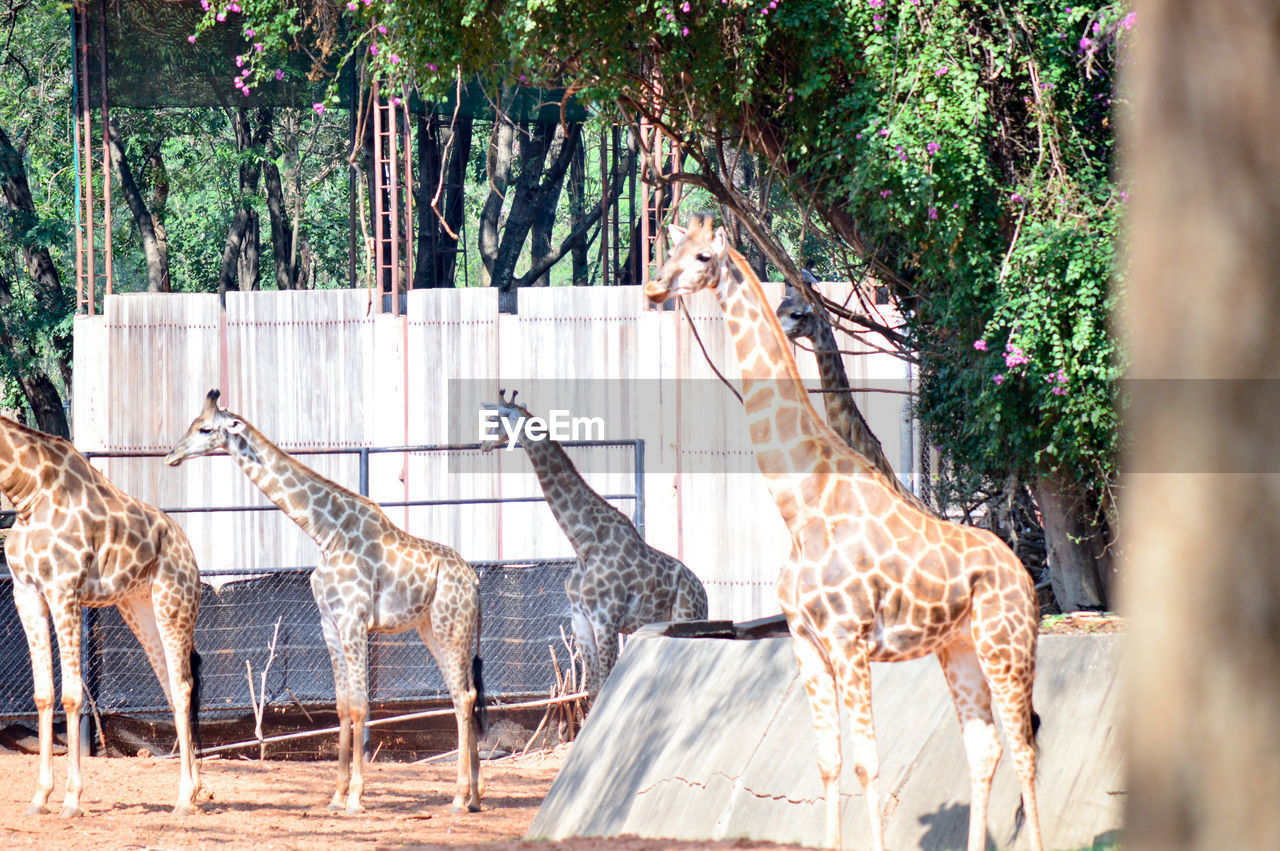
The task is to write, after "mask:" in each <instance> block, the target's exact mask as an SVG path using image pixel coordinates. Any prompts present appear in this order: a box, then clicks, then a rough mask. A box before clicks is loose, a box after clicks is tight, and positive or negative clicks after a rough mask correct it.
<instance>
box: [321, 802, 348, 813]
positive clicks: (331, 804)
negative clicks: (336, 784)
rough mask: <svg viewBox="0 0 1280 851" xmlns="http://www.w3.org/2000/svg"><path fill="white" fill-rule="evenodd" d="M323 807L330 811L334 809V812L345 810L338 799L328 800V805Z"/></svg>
mask: <svg viewBox="0 0 1280 851" xmlns="http://www.w3.org/2000/svg"><path fill="white" fill-rule="evenodd" d="M325 809H326V810H332V811H334V812H335V813H336V812H338V811H339V810H345V809H346V807H345V806H343V804H342V803H341V802H339V801H330V802H329V805H328V806H327V807H325Z"/></svg>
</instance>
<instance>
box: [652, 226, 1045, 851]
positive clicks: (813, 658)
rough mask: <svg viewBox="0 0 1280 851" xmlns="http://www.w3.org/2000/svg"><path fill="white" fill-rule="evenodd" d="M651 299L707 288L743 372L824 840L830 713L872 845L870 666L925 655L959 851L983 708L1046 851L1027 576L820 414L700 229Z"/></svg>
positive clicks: (830, 774) (759, 302) (830, 786)
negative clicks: (807, 720) (959, 748)
mask: <svg viewBox="0 0 1280 851" xmlns="http://www.w3.org/2000/svg"><path fill="white" fill-rule="evenodd" d="M671 236H672V241H673V243H674V246H673V247H672V249H671V255H670V258H669V259H668V260H667V262H666V264H665V265H664V266H663V269H662V274H661V277H659V278H657V279H655V280H651V281H650V282H649V283H648V284H647V285H646V286H645V295H646V296H647V297H648V298H649V299H650V300H651V301H654V302H660V301H664V300H666V299H667V298H669V297H671V296H674V295H685V294H689V293H693V292H696V291H698V290H702V289H711V290H713V291H714V292H715V294H716V297H717V298H718V300H719V302H720V305H721V308H722V309H723V311H724V314H725V320H726V326H727V328H728V331H729V334H730V336H731V337H732V340H733V345H734V350H735V353H736V355H737V358H738V360H739V363H740V365H741V367H742V390H743V405H744V408H745V410H746V415H747V425H748V428H749V431H750V434H751V439H752V444H753V448H754V452H755V455H756V461H757V464H758V466H759V467H760V470H761V472H762V474H763V475H764V477H765V480H766V482H767V483H768V486H769V489H770V491H771V492H772V494H773V498H774V502H775V503H776V504H777V506H778V510H779V513H780V514H781V515H782V519H783V521H784V522H785V523H786V525H787V529H788V531H789V532H790V533H791V540H792V550H791V556H790V559H789V560H788V563H787V564H786V566H785V567H784V568H783V570H782V572H781V574H780V575H779V577H778V600H779V603H780V604H781V606H782V610H783V613H784V614H785V615H786V618H787V626H788V629H789V631H790V633H791V637H792V646H793V647H794V649H795V653H796V660H797V662H798V664H799V669H800V677H801V679H802V680H803V682H804V686H805V691H806V693H807V695H808V698H809V708H810V711H811V713H812V716H813V725H814V733H815V735H816V738H817V746H818V747H817V758H818V769H819V773H820V774H821V776H822V782H823V787H824V792H825V798H826V816H827V818H826V841H827V844H828V845H830V846H832V847H838V846H839V844H840V838H841V823H840V769H841V762H842V755H841V748H840V736H841V733H840V704H841V703H842V704H843V706H844V709H845V710H846V711H847V712H848V713H849V716H850V722H851V724H850V728H851V732H852V734H853V741H852V748H851V753H852V756H853V759H854V768H855V771H856V773H857V775H858V779H859V780H860V781H861V783H862V786H863V791H864V795H865V798H866V806H867V816H868V822H869V824H870V826H871V844H872V847H873V848H876V849H883V847H884V825H883V816H882V812H881V806H880V788H879V787H880V768H879V757H878V755H877V751H876V741H875V727H874V724H873V721H872V716H871V668H870V663H871V662H872V661H882V662H894V661H905V660H907V659H913V658H916V657H919V656H923V655H926V654H929V653H933V654H935V655H937V657H938V660H939V662H940V663H941V664H942V670H943V674H944V675H945V676H946V679H947V684H948V686H949V687H950V689H951V694H952V698H953V701H954V703H955V707H956V712H957V714H958V716H959V718H960V726H961V729H962V731H963V739H964V745H965V752H966V755H967V757H968V760H969V777H970V788H971V794H972V801H971V803H970V809H969V841H968V847H969V851H982V849H984V848H985V847H986V818H987V803H988V800H989V798H990V792H991V779H992V776H993V775H994V773H995V768H996V764H997V762H998V761H999V759H1000V756H1001V745H1000V739H999V737H998V735H997V733H996V728H995V723H994V718H993V714H992V704H993V703H994V705H995V714H998V715H999V716H1000V721H1001V725H1002V726H1003V727H1004V730H1005V735H1006V737H1007V738H1008V740H1009V744H1010V748H1011V750H1012V751H1013V761H1014V768H1015V770H1016V772H1017V775H1018V781H1019V785H1020V786H1021V790H1022V808H1023V812H1024V813H1025V817H1026V821H1027V823H1028V824H1029V825H1030V830H1031V835H1030V839H1031V844H1032V846H1033V847H1034V848H1036V849H1040V848H1042V847H1043V845H1042V840H1041V835H1040V819H1039V814H1038V810H1037V806H1036V794H1035V766H1036V743H1035V728H1036V726H1037V723H1038V718H1037V716H1036V714H1035V712H1034V710H1033V709H1032V705H1031V690H1032V682H1033V679H1034V674H1035V652H1036V641H1037V638H1038V634H1037V628H1038V620H1039V619H1038V617H1037V614H1038V612H1037V603H1036V596H1035V590H1034V588H1033V585H1032V582H1031V578H1030V576H1029V575H1028V573H1027V571H1026V570H1025V568H1023V566H1022V563H1021V562H1019V561H1018V559H1017V557H1016V556H1015V555H1014V554H1013V552H1012V551H1011V550H1010V549H1009V548H1008V547H1007V546H1006V545H1005V544H1004V543H1003V542H1002V541H1000V540H999V539H998V538H997V537H996V536H995V535H992V534H991V533H990V532H987V531H985V530H981V529H975V528H973V527H969V526H960V525H957V524H954V523H950V522H947V521H945V520H942V519H940V518H938V517H935V516H933V515H931V514H929V513H927V512H925V511H922V510H920V509H919V508H917V507H916V506H915V505H913V504H912V503H911V502H909V501H908V500H906V499H904V498H902V496H901V495H900V494H899V493H898V492H897V491H896V489H895V488H894V487H893V486H892V484H891V483H890V482H889V481H887V480H886V477H885V476H884V475H883V474H882V473H881V472H880V471H879V470H878V469H877V467H876V465H875V464H874V463H873V462H872V461H871V460H869V459H868V458H866V457H865V456H863V455H862V454H860V453H859V452H858V451H856V450H855V449H853V448H851V447H850V446H849V445H848V444H846V443H845V442H844V441H843V440H842V439H841V438H840V437H839V435H837V434H836V433H835V432H834V431H833V430H832V429H831V428H830V427H829V426H828V425H827V424H826V423H825V422H823V421H822V419H821V418H820V417H819V416H818V412H817V411H816V410H815V409H814V407H813V405H812V403H811V402H810V401H809V395H808V393H807V391H806V390H805V388H804V385H803V383H802V382H801V380H800V374H799V371H798V370H797V368H796V363H795V359H794V357H793V356H792V353H791V344H790V342H789V341H788V340H787V337H786V335H784V334H783V332H782V327H781V325H780V324H779V323H778V318H777V315H776V314H775V312H774V310H773V309H772V308H771V307H770V306H769V304H768V302H767V300H766V299H765V296H764V290H763V288H762V287H761V285H760V281H759V280H758V279H757V278H756V277H755V275H754V273H753V272H752V271H751V268H750V266H749V265H748V264H747V262H746V260H745V259H744V258H743V257H742V255H741V254H739V253H738V252H737V251H735V250H733V249H732V248H731V247H730V246H729V244H728V239H727V237H726V235H725V232H724V229H723V228H720V229H715V230H713V229H712V227H711V223H710V221H709V220H706V219H703V220H699V221H697V222H696V223H694V224H693V225H692V226H691V227H690V228H689V229H688V231H685V230H683V229H680V228H678V227H674V226H673V227H672V229H671Z"/></svg>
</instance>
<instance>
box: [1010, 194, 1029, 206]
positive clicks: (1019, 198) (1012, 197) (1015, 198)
mask: <svg viewBox="0 0 1280 851" xmlns="http://www.w3.org/2000/svg"><path fill="white" fill-rule="evenodd" d="M1009 200H1010V201H1012V202H1013V203H1015V204H1021V203H1022V202H1023V201H1025V200H1027V199H1026V198H1023V197H1022V196H1021V195H1019V194H1018V193H1017V192H1015V193H1013V194H1012V195H1010V196H1009Z"/></svg>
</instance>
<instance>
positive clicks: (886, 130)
mask: <svg viewBox="0 0 1280 851" xmlns="http://www.w3.org/2000/svg"><path fill="white" fill-rule="evenodd" d="M880 135H881V136H888V135H889V128H888V127H884V128H881V130H880Z"/></svg>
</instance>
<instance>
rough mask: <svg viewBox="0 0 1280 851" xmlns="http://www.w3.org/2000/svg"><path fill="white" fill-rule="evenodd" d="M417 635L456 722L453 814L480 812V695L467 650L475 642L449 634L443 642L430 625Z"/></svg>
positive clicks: (459, 635)
mask: <svg viewBox="0 0 1280 851" xmlns="http://www.w3.org/2000/svg"><path fill="white" fill-rule="evenodd" d="M456 632H458V633H462V632H465V630H456ZM418 635H420V636H421V637H422V643H423V644H425V645H427V649H428V650H429V651H431V655H432V656H433V657H435V660H436V664H437V665H438V666H439V667H440V673H441V674H442V675H443V676H444V680H445V684H446V685H447V686H448V688H449V697H450V698H451V699H452V701H453V714H454V717H455V719H456V720H457V722H458V760H457V766H458V776H457V781H456V783H455V784H454V793H453V804H452V805H451V809H452V810H453V811H454V812H462V811H464V810H465V811H469V812H473V813H474V812H479V811H480V742H479V738H480V735H479V724H478V723H477V715H476V707H477V703H478V700H479V693H478V690H477V688H476V680H475V673H476V667H475V662H477V661H479V657H471V656H470V649H471V648H472V647H474V646H475V645H474V639H473V638H472V637H471V635H461V634H458V635H453V634H451V635H449V636H448V637H447V640H446V641H444V642H442V641H441V640H440V638H439V637H438V636H437V635H436V634H435V632H434V630H433V629H432V628H431V626H430V625H424V626H421V627H419V628H418Z"/></svg>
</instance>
